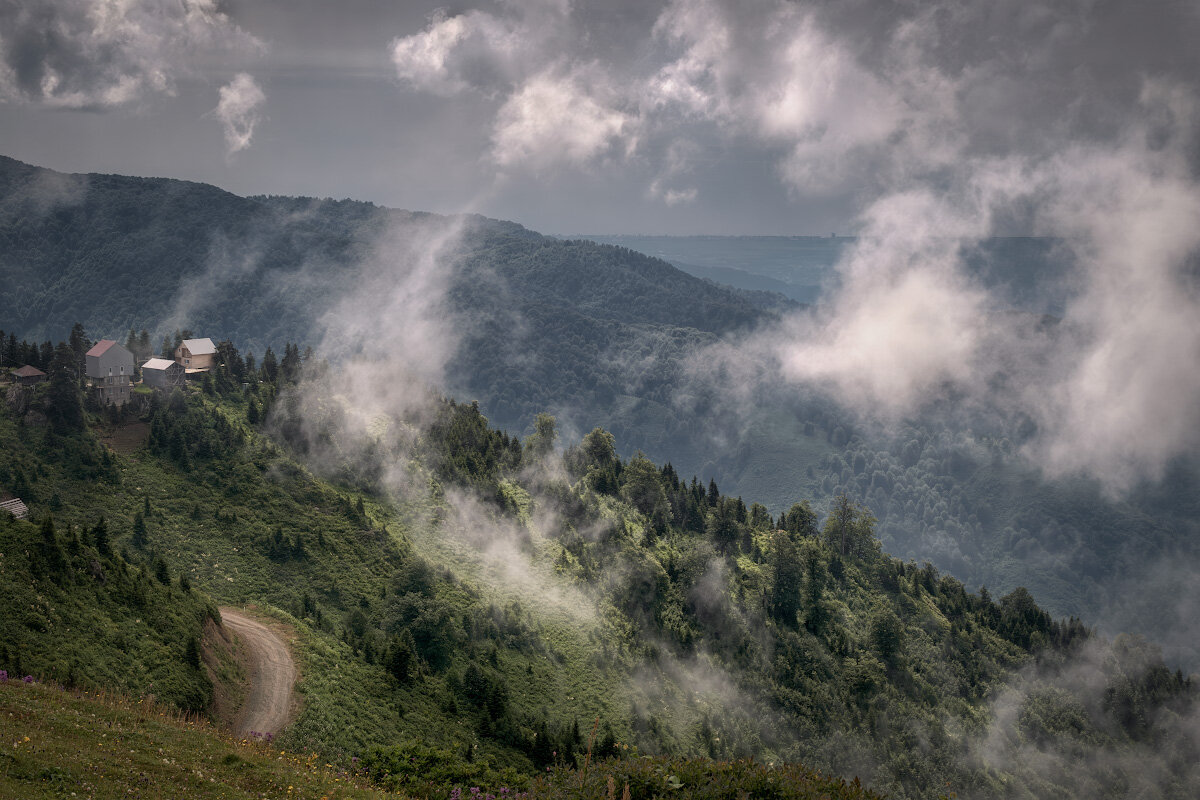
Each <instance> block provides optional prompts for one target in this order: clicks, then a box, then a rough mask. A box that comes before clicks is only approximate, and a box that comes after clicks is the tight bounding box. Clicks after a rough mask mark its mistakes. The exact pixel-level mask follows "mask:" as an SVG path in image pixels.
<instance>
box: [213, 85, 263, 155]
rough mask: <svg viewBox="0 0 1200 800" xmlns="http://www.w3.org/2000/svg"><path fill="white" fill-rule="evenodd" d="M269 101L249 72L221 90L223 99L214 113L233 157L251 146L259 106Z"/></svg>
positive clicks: (257, 119)
mask: <svg viewBox="0 0 1200 800" xmlns="http://www.w3.org/2000/svg"><path fill="white" fill-rule="evenodd" d="M266 99H267V96H266V95H265V94H263V90H262V88H260V87H259V85H258V83H257V82H256V81H255V80H254V78H253V77H251V76H250V75H248V74H246V73H245V72H239V73H238V74H237V75H235V76H234V77H233V80H231V81H230V82H229V83H228V84H226V85H225V86H222V87H221V99H220V101H219V102H218V103H217V107H216V109H214V111H213V113H215V114H216V115H217V119H219V120H220V121H221V124H222V125H223V126H224V128H225V148H226V152H227V153H228V154H229V155H231V156H232V155H233V154H234V153H237V152H240V151H242V150H245V149H246V148H247V147H249V146H250V141H251V140H252V139H253V138H254V129H255V128H256V127H257V126H258V123H259V119H260V116H259V107H261V106H262V104H263V103H264V102H266Z"/></svg>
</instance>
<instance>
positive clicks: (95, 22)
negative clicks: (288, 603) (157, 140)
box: [0, 0, 263, 111]
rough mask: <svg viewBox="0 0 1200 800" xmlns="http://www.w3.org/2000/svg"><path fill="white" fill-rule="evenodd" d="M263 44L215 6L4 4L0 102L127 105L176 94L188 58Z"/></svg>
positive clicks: (160, 1) (103, 1) (135, 0)
mask: <svg viewBox="0 0 1200 800" xmlns="http://www.w3.org/2000/svg"><path fill="white" fill-rule="evenodd" d="M262 46H263V45H262V43H261V42H260V41H259V40H258V39H256V38H255V37H254V36H252V35H251V34H249V33H247V32H246V31H244V30H242V29H241V28H239V27H238V26H237V25H235V24H234V23H233V22H232V21H231V20H230V19H229V17H228V16H227V15H226V14H225V13H224V12H222V11H221V10H220V7H219V5H218V3H217V2H216V0H181V2H164V0H33V1H32V2H13V1H12V0H6V2H3V3H0V97H3V98H4V99H5V100H7V101H16V102H28V103H36V104H40V105H43V106H46V107H50V108H69V109H89V110H97V111H103V110H109V109H113V108H119V107H122V106H130V105H133V104H136V103H138V102H140V101H142V100H144V99H145V98H147V97H149V96H152V95H171V94H174V91H175V80H176V78H177V77H178V76H179V75H180V74H181V72H184V71H186V70H187V66H186V62H187V59H188V58H189V57H191V56H194V55H196V54H198V53H203V52H207V53H211V52H254V51H257V50H259V49H261V48H262Z"/></svg>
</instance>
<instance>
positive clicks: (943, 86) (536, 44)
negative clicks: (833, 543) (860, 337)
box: [0, 0, 1200, 234]
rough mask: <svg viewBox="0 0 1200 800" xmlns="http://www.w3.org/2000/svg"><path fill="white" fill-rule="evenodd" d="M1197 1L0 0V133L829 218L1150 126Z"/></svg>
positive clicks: (841, 227)
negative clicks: (1133, 122)
mask: <svg viewBox="0 0 1200 800" xmlns="http://www.w3.org/2000/svg"><path fill="white" fill-rule="evenodd" d="M1198 9H1200V3H1197V2H1195V0H1151V1H1150V2H1138V3H1131V2H1103V1H1095V0H1053V2H1046V3H1044V4H1040V5H1039V4H1038V3H1036V2H1031V1H1030V0H966V1H965V2H963V1H961V0H952V1H949V2H945V3H937V2H918V1H917V0H913V1H911V2H894V3H887V2H882V0H839V1H838V2H810V3H804V2H786V1H785V0H761V1H759V0H739V1H738V2H723V1H722V0H676V1H675V2H642V1H641V0H524V1H521V0H508V1H507V2H472V1H471V0H467V2H464V3H457V4H454V5H452V6H443V5H442V4H439V3H437V2H423V1H421V0H416V1H412V2H408V1H406V2H367V1H365V0H348V1H344V2H339V3H336V4H335V3H328V2H316V0H231V2H226V3H219V2H215V0H0V101H2V102H0V152H2V153H3V154H5V155H9V156H12V157H15V158H18V159H21V160H23V161H28V162H31V163H35V164H38V165H42V166H46V167H51V168H53V169H57V170H62V171H70V172H115V173H123V174H133V175H155V176H169V177H179V178H187V179H192V180H198V181H204V182H208V183H213V184H216V185H218V186H221V187H223V188H226V189H228V190H230V191H233V192H236V193H238V194H264V193H270V194H304V195H315V196H329V197H335V198H342V197H350V198H355V199H363V200H371V201H374V202H377V203H381V204H384V205H389V206H394V207H402V208H410V209H420V210H433V211H442V212H455V211H476V212H479V213H483V214H487V215H489V216H494V217H500V218H505V219H513V220H516V221H519V222H521V223H523V224H526V225H528V226H529V227H531V228H534V229H536V230H541V231H544V232H550V233H583V232H587V233H675V234H684V233H728V234H749V233H774V234H813V233H816V234H827V233H830V232H833V231H838V232H848V231H851V230H854V229H856V228H857V227H859V226H861V225H862V224H863V222H862V217H861V213H862V211H863V209H864V208H867V207H868V206H869V205H870V204H871V203H872V202H873V201H874V200H876V199H877V198H879V197H881V196H885V195H887V194H889V193H892V192H895V191H897V189H898V188H903V187H907V186H912V185H922V186H934V187H936V186H938V185H939V183H940V182H952V175H953V173H954V172H955V171H956V170H957V169H959V167H960V165H962V164H963V163H967V162H971V161H972V160H975V159H980V158H988V159H997V158H1006V157H1013V158H1023V159H1039V158H1050V157H1053V156H1054V155H1055V154H1056V153H1062V152H1066V151H1068V150H1069V149H1070V148H1071V147H1074V146H1077V145H1078V144H1079V143H1085V144H1092V143H1104V142H1106V141H1109V140H1115V139H1117V138H1119V137H1121V136H1123V135H1125V132H1126V128H1125V127H1123V126H1124V125H1125V123H1126V121H1127V120H1128V119H1129V117H1130V116H1131V115H1138V114H1142V115H1144V114H1151V113H1157V114H1162V115H1165V116H1164V125H1167V126H1173V125H1175V124H1176V123H1177V122H1178V119H1176V117H1178V116H1179V115H1181V114H1188V113H1191V111H1192V110H1194V106H1195V102H1194V98H1195V96H1196V83H1197V79H1198V78H1200V57H1198V55H1197V53H1198V52H1200V48H1198V47H1197V46H1196V42H1197V41H1200V35H1198V34H1200V11H1198ZM1148 92H1151V93H1154V92H1157V93H1159V94H1161V95H1162V96H1163V97H1166V98H1168V100H1164V101H1163V102H1158V103H1155V104H1151V105H1152V106H1153V108H1151V110H1150V111H1146V110H1145V109H1146V108H1148V107H1149V106H1147V104H1146V97H1147V93H1148ZM1194 162H1195V159H1194V158H1191V159H1190V161H1189V163H1191V164H1194ZM1018 217H1019V215H1018ZM1012 225H1013V226H1014V230H1013V232H1021V231H1020V227H1021V224H1020V220H1019V218H1018V219H1016V220H1015V221H1013V223H1012ZM1001 232H1004V231H1001Z"/></svg>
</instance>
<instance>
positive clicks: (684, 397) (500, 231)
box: [0, 159, 1200, 666]
mask: <svg viewBox="0 0 1200 800" xmlns="http://www.w3.org/2000/svg"><path fill="white" fill-rule="evenodd" d="M844 241H845V240H837V241H836V242H835V244H837V243H842V242H844ZM817 245H820V247H821V248H823V249H822V250H821V252H822V253H825V255H824V256H822V258H824V257H825V256H827V255H828V253H827V252H826V251H830V252H832V251H831V250H830V248H831V245H829V244H828V243H826V242H825V240H819V241H817V242H816V243H815V244H814V247H815V246H817ZM839 246H840V245H839ZM834 249H836V248H834ZM1052 256H1053V248H1052V246H1051V244H1050V243H1046V242H1042V241H1039V240H1014V241H1013V242H1007V241H1006V240H998V241H997V242H994V243H992V244H990V245H988V247H986V248H984V249H983V250H981V251H980V252H977V253H973V254H968V258H969V260H970V262H971V264H972V265H973V267H972V268H973V269H975V270H976V271H977V272H978V273H979V274H980V275H983V276H984V277H985V279H987V280H999V276H1001V275H1005V274H1008V273H1010V272H1012V273H1013V274H1017V275H1032V274H1033V273H1034V272H1036V271H1038V270H1041V269H1043V267H1044V266H1045V264H1046V263H1048V262H1050V261H1051V260H1052ZM1015 285H1017V286H1018V287H1019V286H1020V285H1023V284H1021V281H1019V280H1018V281H1017V283H1016V284H1015ZM0 286H3V287H4V291H2V292H0V319H3V320H5V322H4V327H5V329H6V331H7V334H6V336H7V339H6V346H5V347H4V348H3V350H2V352H0V359H2V360H3V362H4V363H3V366H4V367H5V368H8V367H10V366H13V365H14V364H13V363H12V362H15V361H16V360H18V359H19V360H22V361H31V363H32V362H34V361H36V362H37V363H34V366H40V367H41V368H43V369H45V368H46V366H47V364H48V363H49V360H50V357H51V355H52V353H51V352H50V350H52V348H49V349H48V348H47V347H45V346H44V345H43V346H40V347H39V348H38V350H37V352H36V353H33V354H30V353H28V352H21V353H18V352H16V351H14V350H13V349H12V347H11V346H10V345H12V344H15V343H16V341H17V339H19V338H23V337H28V338H30V339H31V340H34V341H40V340H43V339H58V338H61V337H63V336H65V334H66V331H67V330H68V329H69V327H70V325H71V324H72V323H74V322H76V321H80V322H82V323H83V324H84V325H85V326H86V328H87V330H88V331H90V332H91V334H92V336H93V337H96V338H99V337H100V336H106V337H112V338H117V339H119V340H121V341H125V340H126V339H127V337H128V336H129V334H130V332H133V333H134V335H135V338H137V335H138V334H140V333H141V332H142V331H143V330H145V331H146V336H145V340H146V341H148V342H149V343H150V349H151V350H155V351H157V350H158V349H159V348H160V344H161V342H162V340H163V338H164V337H166V338H167V339H168V344H170V341H171V340H173V338H174V334H175V333H176V332H177V331H180V330H190V331H192V332H194V333H195V335H198V336H211V337H212V338H213V339H214V341H220V340H228V341H229V342H230V344H231V345H233V346H236V347H238V348H240V349H241V351H242V352H243V353H251V352H252V353H253V354H254V355H255V356H256V357H257V358H259V359H261V358H262V357H263V356H264V355H265V348H266V346H267V345H268V344H269V343H271V342H274V343H276V345H278V343H279V342H281V341H289V340H290V341H304V342H306V343H309V344H311V345H312V346H313V347H315V348H317V349H318V350H319V351H320V352H322V354H324V355H325V356H326V357H328V358H330V359H331V360H333V361H334V362H341V361H343V360H345V359H346V358H348V357H351V356H353V355H354V354H355V353H363V352H368V353H372V354H375V355H376V356H379V357H381V358H384V354H386V358H384V361H383V363H382V364H381V365H380V366H379V367H377V368H376V371H377V373H378V375H379V377H380V378H382V377H384V376H387V375H398V374H402V373H404V372H405V370H406V369H407V368H409V367H410V366H411V363H412V362H413V361H420V362H421V363H422V365H424V367H425V369H424V371H421V372H420V374H421V375H422V376H423V377H425V378H426V379H429V380H431V381H433V382H436V383H438V384H439V386H438V388H439V389H441V390H443V391H446V392H448V393H450V394H451V395H453V396H456V397H460V398H464V399H468V400H477V401H478V403H479V406H480V409H481V411H482V413H484V414H486V415H487V416H488V418H489V419H490V420H491V421H492V422H493V423H494V424H496V425H498V426H500V427H503V428H507V429H509V430H512V431H518V432H523V433H524V432H530V431H531V430H532V427H531V425H532V423H531V420H533V419H534V417H535V415H536V414H537V413H539V412H542V411H549V412H551V413H553V414H554V415H555V416H556V418H557V420H558V426H559V428H560V430H562V431H563V432H564V434H567V435H569V436H571V437H572V438H579V437H581V436H582V435H583V434H585V433H586V432H588V431H590V430H591V429H592V428H594V427H596V426H601V427H603V428H605V429H606V430H608V431H610V432H612V433H613V434H614V435H615V436H616V441H617V442H618V446H619V448H620V452H621V453H622V455H623V456H625V457H629V456H631V455H633V454H634V453H636V452H637V451H639V450H641V451H643V452H645V453H646V454H647V455H648V456H649V457H650V458H652V459H654V460H655V461H656V462H659V463H661V462H665V461H670V462H672V463H673V464H675V465H676V466H677V467H678V469H679V470H680V472H681V473H682V474H688V475H690V474H696V475H698V476H699V477H700V478H701V480H702V481H707V480H709V479H715V480H716V482H717V483H718V484H719V485H720V486H721V487H722V488H723V489H725V490H727V491H730V492H732V493H734V494H743V495H745V496H750V497H755V498H757V499H758V500H759V501H760V502H762V503H763V504H764V505H765V506H767V507H768V508H769V509H770V510H771V511H772V512H773V513H775V514H779V513H781V512H783V511H785V510H786V509H787V508H789V507H790V505H791V503H792V501H793V499H794V498H796V497H807V498H809V499H810V500H811V501H812V502H813V505H814V508H816V509H818V510H820V511H824V510H826V509H828V508H829V505H830V503H831V501H832V500H833V498H835V497H837V496H838V495H841V494H845V495H847V496H849V497H851V498H852V499H853V500H854V501H855V502H857V503H860V504H862V505H864V506H866V507H869V508H870V509H871V511H872V513H873V514H874V516H875V517H876V519H877V520H878V523H877V528H876V529H877V533H878V535H879V537H880V538H881V540H882V541H883V542H884V543H885V545H886V547H887V548H888V549H889V551H890V552H893V553H895V554H896V555H898V556H900V557H902V558H906V559H907V558H913V559H916V560H918V561H924V560H929V561H931V562H932V563H934V564H936V565H937V566H938V567H939V568H940V569H942V570H943V571H949V572H950V573H951V574H953V575H954V576H955V577H956V578H958V579H959V580H962V581H963V582H964V584H965V585H967V586H970V587H972V588H976V587H979V586H981V585H987V586H989V587H992V588H993V589H995V590H998V591H1000V592H1001V593H1005V592H1008V591H1011V590H1012V589H1013V588H1015V587H1016V586H1018V585H1022V584H1026V585H1028V586H1029V587H1030V588H1031V590H1033V591H1034V592H1035V593H1036V595H1037V596H1038V597H1039V599H1041V600H1042V602H1044V603H1045V604H1046V607H1047V608H1049V609H1050V610H1051V611H1053V612H1054V613H1055V614H1059V615H1076V616H1081V617H1085V618H1086V619H1087V620H1088V621H1089V623H1092V624H1099V625H1102V626H1104V627H1105V628H1106V629H1107V630H1109V631H1110V632H1113V633H1115V632H1117V631H1119V630H1122V629H1128V628H1130V627H1136V628H1139V629H1145V630H1148V631H1150V632H1152V633H1154V634H1155V635H1156V636H1157V637H1159V638H1160V640H1161V641H1162V642H1163V644H1164V646H1165V647H1166V648H1167V651H1168V653H1169V657H1170V658H1171V659H1172V661H1173V663H1177V664H1183V665H1186V666H1194V665H1197V664H1200V651H1198V650H1197V645H1196V641H1197V640H1196V637H1194V636H1192V635H1191V633H1190V629H1189V628H1188V622H1189V619H1190V618H1191V616H1192V615H1193V612H1194V611H1195V609H1196V608H1197V603H1198V602H1200V598H1197V597H1196V594H1195V592H1194V590H1192V589H1190V588H1189V587H1190V583H1189V582H1188V581H1187V580H1186V577H1187V575H1189V574H1190V573H1189V572H1188V571H1187V570H1181V569H1180V565H1186V564H1192V563H1195V562H1196V561H1197V560H1198V559H1200V552H1198V549H1200V544H1198V543H1200V536H1198V535H1197V534H1198V533H1200V528H1198V527H1197V526H1198V525H1200V523H1198V522H1197V519H1198V515H1197V513H1196V511H1197V509H1196V500H1195V498H1196V497H1200V489H1198V487H1200V479H1198V478H1197V475H1198V474H1200V470H1197V468H1196V465H1195V464H1194V463H1186V462H1185V463H1177V464H1175V465H1173V466H1172V467H1171V469H1170V470H1169V471H1168V474H1167V476H1166V479H1165V481H1163V482H1161V483H1158V484H1153V485H1147V486H1144V487H1142V488H1140V489H1137V490H1135V491H1134V492H1133V493H1132V494H1131V495H1129V496H1127V497H1124V498H1120V499H1113V498H1109V497H1106V496H1105V495H1103V494H1102V492H1101V491H1100V489H1099V487H1098V486H1096V485H1094V484H1092V483H1090V482H1088V481H1087V480H1083V479H1079V480H1060V481H1047V480H1045V479H1044V478H1043V477H1042V476H1041V475H1040V474H1039V473H1038V472H1037V470H1036V468H1034V467H1032V466H1030V465H1029V464H1027V463H1026V462H1025V461H1023V460H1022V459H1021V457H1020V455H1019V453H1020V449H1021V446H1022V444H1023V443H1024V441H1026V440H1027V438H1028V437H1029V436H1030V435H1031V431H1030V430H1029V429H1028V426H1027V425H1025V424H1023V422H1022V421H1021V420H1019V419H1014V420H1005V421H1002V422H1000V423H996V424H990V425H979V424H976V423H975V422H973V421H969V420H968V421H964V420H962V419H959V418H958V417H956V416H955V414H953V413H949V411H948V410H947V409H940V408H939V409H934V412H933V413H932V414H931V415H930V416H929V417H928V418H927V419H925V420H922V421H910V422H909V423H908V424H906V425H902V426H899V428H898V429H895V428H893V429H890V430H886V431H880V430H877V429H874V428H870V427H867V426H865V425H862V424H861V423H860V422H859V421H858V419H857V418H856V417H854V416H851V415H850V414H848V413H847V412H845V411H843V410H842V409H840V408H839V407H838V406H837V405H836V404H835V403H833V402H832V401H831V400H829V399H828V398H827V397H825V396H824V395H823V394H822V393H821V388H820V387H819V386H818V387H813V388H811V389H798V388H797V387H794V386H789V385H785V384H784V383H782V382H774V381H770V380H765V381H762V382H761V383H760V384H758V385H757V386H756V387H755V390H754V392H753V393H752V394H747V393H745V392H741V391H739V390H740V389H742V388H744V387H739V386H737V385H736V382H731V380H730V378H729V376H725V375H722V374H721V371H720V369H719V368H717V367H715V366H713V364H711V363H710V361H709V357H710V353H711V351H709V350H706V349H705V348H706V347H707V346H709V345H716V344H719V343H722V342H725V341H727V340H728V338H729V337H736V336H739V335H741V334H744V333H745V332H747V331H749V330H752V329H755V328H757V327H761V326H762V325H764V324H767V323H769V322H770V321H772V320H773V319H774V318H775V314H776V312H775V311H771V310H764V309H763V307H762V306H763V303H761V302H756V301H755V298H753V297H751V296H748V295H746V294H745V293H738V292H735V291H731V290H727V289H725V288H722V287H720V286H718V285H716V284H713V283H710V282H706V281H702V280H699V279H697V278H694V277H692V276H689V275H687V274H685V273H683V272H681V271H679V270H677V269H675V268H673V267H671V266H670V265H669V264H667V263H665V262H664V261H661V260H658V259H654V258H650V257H647V256H644V255H641V254H639V253H636V252H634V251H632V250H629V249H625V248H622V247H615V246H602V245H597V244H593V243H590V242H579V241H560V240H556V239H552V238H548V237H543V236H541V235H539V234H536V233H534V232H531V231H528V230H526V229H525V228H522V227H521V226H519V225H516V224H513V223H506V222H499V221H495V220H487V219H483V218H479V217H466V218H453V219H451V218H445V217H438V216H435V215H428V214H420V213H411V212H404V211H395V210H389V209H383V208H379V207H376V206H372V205H370V204H366V203H359V202H353V201H348V200H342V201H333V200H315V199H305V198H283V197H251V198H240V197H236V196H233V195H230V194H228V193H225V192H222V191H220V190H218V189H215V188H213V187H210V186H203V185H199V184H191V183H186V182H181V181H173V180H166V179H142V178H125V177H121V176H105V175H87V176H82V175H79V176H68V175H61V174H58V173H54V172H51V171H48V170H42V169H38V168H36V167H31V166H28V165H24V164H21V163H19V162H16V161H13V160H11V159H0ZM1028 300H1030V297H1028V296H1025V295H1021V294H1020V292H1017V293H1016V294H1014V304H1015V305H1016V306H1017V307H1021V304H1022V302H1024V301H1028ZM1014 320H1015V322H1014V324H1021V325H1024V324H1027V325H1029V326H1031V327H1032V328H1038V326H1046V327H1048V328H1049V329H1052V328H1053V324H1052V322H1051V323H1046V322H1045V320H1043V318H1042V317H1040V316H1037V315H1031V316H1028V317H1022V316H1017V317H1014ZM14 334H15V338H13V335H14ZM1051 335H1052V334H1051ZM943 412H945V413H943Z"/></svg>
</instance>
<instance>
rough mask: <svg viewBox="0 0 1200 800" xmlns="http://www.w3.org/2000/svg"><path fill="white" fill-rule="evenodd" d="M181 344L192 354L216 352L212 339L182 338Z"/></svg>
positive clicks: (199, 354) (208, 354)
mask: <svg viewBox="0 0 1200 800" xmlns="http://www.w3.org/2000/svg"><path fill="white" fill-rule="evenodd" d="M183 346H184V347H186V348H187V349H188V351H189V352H190V353H191V354H192V355H194V356H211V355H212V354H213V353H215V352H217V346H216V345H215V344H213V341H212V339H208V338H204V339H184V340H183Z"/></svg>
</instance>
